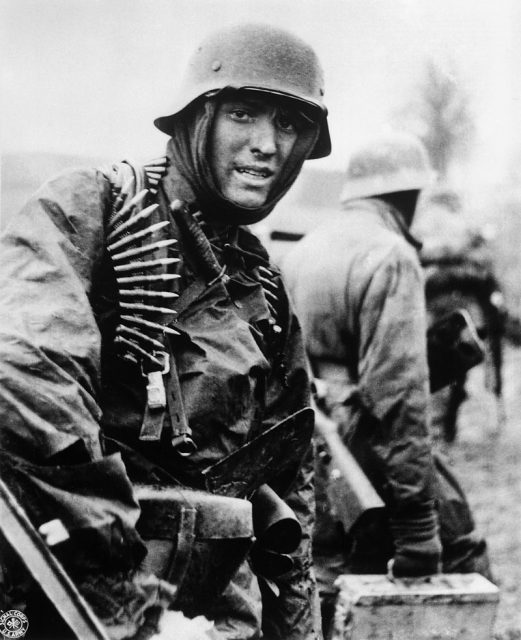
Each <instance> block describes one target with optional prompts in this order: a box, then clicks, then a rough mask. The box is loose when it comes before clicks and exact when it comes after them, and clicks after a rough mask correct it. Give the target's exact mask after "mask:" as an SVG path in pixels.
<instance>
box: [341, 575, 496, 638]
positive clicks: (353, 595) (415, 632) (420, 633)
mask: <svg viewBox="0 0 521 640" xmlns="http://www.w3.org/2000/svg"><path fill="white" fill-rule="evenodd" d="M335 584H336V586H337V588H338V596H337V602H336V608H335V618H334V628H333V631H332V635H331V636H330V638H331V640H491V638H492V629H493V625H494V620H495V616H496V610H497V605H498V601H499V590H498V588H497V587H496V586H494V585H493V584H492V583H491V582H489V581H488V580H486V579H485V578H484V577H483V576H481V575H479V574H477V573H468V574H440V575H436V576H431V577H429V578H423V579H417V580H413V579H401V580H399V579H395V580H390V579H389V578H387V576H383V575H342V576H339V578H338V579H337V581H336V583H335Z"/></svg>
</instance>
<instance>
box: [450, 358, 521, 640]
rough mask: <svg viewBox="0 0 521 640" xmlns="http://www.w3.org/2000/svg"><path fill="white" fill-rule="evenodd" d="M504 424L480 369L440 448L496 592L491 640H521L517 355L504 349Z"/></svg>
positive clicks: (520, 378)
mask: <svg viewBox="0 0 521 640" xmlns="http://www.w3.org/2000/svg"><path fill="white" fill-rule="evenodd" d="M504 380H505V389H504V399H505V408H506V422H505V423H504V424H503V425H502V427H500V428H498V427H497V419H496V403H495V399H494V397H493V396H492V395H491V394H490V393H488V392H487V391H485V390H484V389H485V384H484V375H483V370H482V368H481V367H480V368H477V369H475V370H474V371H473V372H472V376H471V378H470V381H469V385H468V393H469V398H468V399H467V401H466V402H465V403H464V405H463V407H462V413H461V417H460V422H459V436H458V439H457V441H456V443H455V444H453V445H451V446H450V447H447V446H444V447H442V448H443V450H444V453H445V454H446V455H447V456H448V458H449V460H450V461H451V462H452V463H453V465H454V468H455V469H456V472H457V473H458V476H459V478H460V480H461V482H462V484H463V486H464V487H465V489H466V490H467V492H468V493H467V495H468V498H469V501H470V503H471V505H472V507H473V510H474V516H475V519H476V523H477V527H478V529H479V530H480V532H481V533H482V534H483V535H484V536H485V538H486V539H487V541H488V544H489V552H490V556H491V562H492V569H493V573H494V578H495V581H496V584H497V585H498V586H499V588H500V604H499V608H498V615H497V619H496V624H495V635H494V640H521V349H519V348H518V347H517V348H514V347H508V348H507V351H506V358H505V367H504Z"/></svg>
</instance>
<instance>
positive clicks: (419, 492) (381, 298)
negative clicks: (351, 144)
mask: <svg viewBox="0 0 521 640" xmlns="http://www.w3.org/2000/svg"><path fill="white" fill-rule="evenodd" d="M430 180H431V169H430V166H429V162H428V159H427V155H426V152H425V149H424V148H423V146H422V145H421V144H420V142H419V141H418V140H417V139H416V138H414V137H412V136H409V135H406V134H399V133H395V134H391V135H389V136H387V137H384V138H381V139H376V140H373V141H370V142H368V143H366V144H365V145H362V146H361V147H360V148H359V149H357V150H356V151H355V152H354V153H353V154H352V156H351V159H350V161H349V165H348V169H347V178H346V181H345V186H344V189H343V192H342V209H343V210H342V212H340V213H339V214H338V216H337V217H336V218H335V219H332V220H329V221H328V223H327V224H325V225H322V226H321V227H318V228H317V229H316V230H314V231H312V232H311V233H309V234H308V235H307V236H306V237H305V238H304V239H303V240H301V241H300V242H299V243H298V244H297V245H295V247H294V248H293V249H292V251H291V252H290V253H289V254H288V255H287V257H286V259H285V261H284V262H283V273H284V275H285V277H286V282H287V285H288V287H289V289H290V292H291V294H292V298H293V300H294V303H295V307H296V309H297V313H298V314H299V317H300V318H301V322H302V324H303V328H304V334H305V336H306V343H307V349H308V352H309V355H310V358H311V365H312V369H313V372H314V374H315V376H316V377H317V379H318V380H319V381H320V382H321V383H322V385H321V386H325V389H326V390H325V393H324V398H323V403H324V407H325V410H326V411H327V413H329V415H330V416H331V417H332V418H333V419H334V420H335V422H337V423H338V424H339V428H340V431H341V435H342V437H343V439H344V441H345V443H346V445H347V446H348V447H349V449H350V450H351V452H352V453H353V454H354V456H355V458H356V459H357V460H358V462H359V464H360V465H361V467H362V469H363V470H364V471H365V473H366V474H367V476H368V477H369V479H370V480H371V481H372V483H373V485H374V486H375V488H376V489H377V491H378V492H379V493H380V495H381V497H382V499H383V501H384V502H385V505H386V510H385V514H386V515H385V518H384V520H383V521H381V522H373V523H372V524H371V523H367V524H366V525H364V526H362V527H358V528H357V529H355V531H353V532H352V538H351V539H350V540H349V542H348V541H347V540H346V538H345V535H344V534H345V533H346V532H341V531H340V532H339V526H338V523H336V522H334V521H332V518H331V513H330V512H331V507H330V506H329V505H328V504H327V502H326V498H325V495H326V492H325V490H324V487H323V486H322V485H321V483H320V482H319V475H320V477H321V478H322V479H323V480H324V481H326V482H327V478H325V476H327V470H326V469H324V467H322V465H321V464H319V465H318V471H317V519H318V526H317V537H316V541H315V549H316V557H315V564H316V566H317V567H319V566H320V567H321V569H318V568H317V571H321V572H322V574H323V575H322V583H323V584H322V585H321V586H323V592H322V595H323V596H325V604H326V606H325V608H324V612H325V619H327V611H326V609H327V601H328V596H332V594H333V590H332V583H333V580H334V577H335V576H336V575H338V573H339V572H345V571H347V572H355V573H385V572H386V571H387V568H388V564H389V562H390V561H391V562H390V567H391V570H392V573H393V575H395V576H422V575H426V574H432V573H436V572H438V571H439V570H440V569H443V571H474V570H480V569H482V570H483V571H486V569H485V568H483V567H480V565H479V562H480V561H481V560H483V561H484V562H485V560H486V558H485V555H484V554H485V544H484V542H483V541H481V540H478V539H477V537H476V536H475V533H474V531H473V529H474V525H473V522H472V517H471V514H470V512H469V510H468V506H467V504H466V502H465V499H464V496H463V494H462V492H461V489H460V487H459V485H458V484H457V482H456V481H455V480H454V478H453V477H452V476H451V474H450V473H449V472H448V470H446V469H445V467H442V466H441V463H440V461H438V460H437V459H435V458H434V456H433V452H432V450H431V443H430V439H429V425H428V415H427V413H428V412H427V406H428V398H429V387H428V378H429V376H428V370H427V358H426V319H425V316H426V313H425V297H424V289H423V280H422V274H421V268H420V264H419V260H418V257H417V253H416V252H417V249H418V243H417V242H416V240H415V239H414V238H413V237H412V235H411V233H410V231H409V226H410V224H411V222H412V219H413V216H414V212H415V209H416V205H417V202H418V198H419V195H420V192H421V190H422V189H424V188H425V187H426V186H427V185H428V184H429V182H430ZM324 478H325V479H324ZM445 492H448V493H447V495H445ZM440 500H441V504H440V507H439V512H438V509H437V508H436V502H437V501H440ZM335 554H336V555H335ZM329 599H330V598H329Z"/></svg>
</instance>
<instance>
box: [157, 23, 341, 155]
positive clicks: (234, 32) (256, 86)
mask: <svg viewBox="0 0 521 640" xmlns="http://www.w3.org/2000/svg"><path fill="white" fill-rule="evenodd" d="M223 89H247V90H252V91H260V92H263V93H268V94H271V95H275V96H280V97H283V98H289V99H291V100H295V101H297V102H298V103H299V108H300V109H301V110H302V111H303V112H304V113H306V111H307V112H309V114H310V116H311V117H312V118H313V120H314V121H315V122H317V123H318V124H319V127H320V129H319V135H318V139H317V141H316V143H315V145H314V147H313V149H312V151H311V153H310V155H309V158H322V157H324V156H327V155H329V153H330V152H331V141H330V137H329V129H328V124H327V109H326V107H325V104H324V100H323V96H324V78H323V72H322V68H321V66H320V63H319V61H318V58H317V56H316V54H315V52H314V51H313V49H312V48H311V47H310V46H309V45H308V44H307V43H306V42H304V41H303V40H301V39H300V38H298V37H297V36H295V35H293V34H291V33H288V32H287V31H285V30H283V29H280V28H278V27H274V26H272V25H265V24H243V25H235V26H231V27H226V28H223V29H220V30H219V31H216V32H214V33H212V34H211V35H210V36H208V37H207V38H205V39H204V40H203V42H202V43H201V44H200V45H199V47H198V48H197V49H196V51H195V52H194V54H193V55H192V57H191V58H190V60H189V62H188V66H187V69H186V73H185V76H184V78H183V80H182V82H181V84H180V87H179V89H178V90H177V92H176V94H177V100H176V102H175V103H174V105H173V106H172V108H171V112H170V115H168V116H163V117H160V118H157V119H156V120H155V121H154V124H155V126H156V127H157V128H158V129H159V130H160V131H163V132H164V133H166V134H168V135H172V133H173V132H174V127H175V122H176V119H177V118H178V116H179V115H180V114H182V113H183V112H184V111H185V109H186V108H187V107H189V106H190V105H192V104H193V103H194V102H195V101H197V99H198V98H201V97H203V96H204V97H210V96H212V95H216V94H218V93H219V92H220V91H221V90H223Z"/></svg>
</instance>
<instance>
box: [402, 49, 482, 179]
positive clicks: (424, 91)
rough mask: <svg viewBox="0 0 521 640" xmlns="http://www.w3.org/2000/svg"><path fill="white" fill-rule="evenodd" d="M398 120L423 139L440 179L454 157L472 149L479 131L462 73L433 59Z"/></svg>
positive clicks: (427, 64)
mask: <svg viewBox="0 0 521 640" xmlns="http://www.w3.org/2000/svg"><path fill="white" fill-rule="evenodd" d="M452 67H454V65H452ZM398 120H399V122H400V123H401V126H403V127H404V128H407V129H408V130H412V131H413V132H414V133H415V134H416V135H418V136H419V137H420V138H421V139H422V140H423V142H424V144H425V146H426V147H427V150H428V152H429V155H430V158H431V161H432V164H433V166H434V168H435V169H436V171H437V172H438V174H439V179H440V181H443V180H444V179H445V178H446V177H447V174H448V172H449V169H450V166H451V163H452V161H453V160H455V159H456V158H458V157H461V156H463V155H464V154H465V153H466V152H467V151H468V149H469V147H470V145H471V143H472V139H473V137H474V132H475V127H474V119H473V116H472V111H471V106H470V99H469V95H468V93H467V91H466V90H465V88H464V86H463V84H462V82H461V80H460V78H459V77H458V74H457V73H456V71H455V70H454V69H448V68H447V67H442V66H441V65H439V64H437V63H436V62H434V61H433V60H429V61H427V62H426V64H425V67H424V69H423V73H422V76H421V78H420V80H419V82H418V83H417V85H416V87H415V95H414V97H413V99H412V101H411V102H410V104H408V105H407V106H406V107H404V108H402V109H401V110H400V112H399V114H398Z"/></svg>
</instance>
